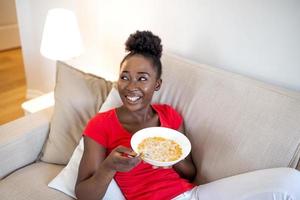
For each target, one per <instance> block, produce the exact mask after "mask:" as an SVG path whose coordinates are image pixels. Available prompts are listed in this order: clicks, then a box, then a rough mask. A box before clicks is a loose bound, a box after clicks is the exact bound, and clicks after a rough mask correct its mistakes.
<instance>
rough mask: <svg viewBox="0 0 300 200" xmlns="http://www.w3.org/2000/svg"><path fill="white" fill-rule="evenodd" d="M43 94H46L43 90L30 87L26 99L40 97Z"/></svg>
mask: <svg viewBox="0 0 300 200" xmlns="http://www.w3.org/2000/svg"><path fill="white" fill-rule="evenodd" d="M43 94H45V93H44V92H42V91H39V90H32V89H28V90H27V92H26V99H33V98H36V97H39V96H41V95H43Z"/></svg>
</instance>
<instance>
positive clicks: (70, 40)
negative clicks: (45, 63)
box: [40, 8, 83, 60]
mask: <svg viewBox="0 0 300 200" xmlns="http://www.w3.org/2000/svg"><path fill="white" fill-rule="evenodd" d="M40 51H41V54H42V55H43V56H45V57H47V58H49V59H52V60H68V59H70V58H72V57H76V56H78V55H80V54H81V53H82V51H83V46H82V40H81V37H80V32H79V28H78V24H77V21H76V17H75V14H74V13H73V12H72V11H70V10H66V9H62V8H56V9H53V10H50V11H48V14H47V18H46V22H45V26H44V32H43V38H42V42H41V49H40Z"/></svg>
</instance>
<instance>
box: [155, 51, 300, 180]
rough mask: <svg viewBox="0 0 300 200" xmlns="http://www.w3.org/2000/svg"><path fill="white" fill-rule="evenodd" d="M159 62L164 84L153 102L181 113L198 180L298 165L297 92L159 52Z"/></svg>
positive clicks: (299, 106) (299, 120)
mask: <svg viewBox="0 0 300 200" xmlns="http://www.w3.org/2000/svg"><path fill="white" fill-rule="evenodd" d="M162 63H163V76H162V78H163V84H162V88H161V90H160V91H159V92H157V93H156V94H155V96H154V99H153V101H154V102H163V103H168V104H171V105H173V106H174V107H175V108H176V109H177V110H178V111H179V112H180V113H181V114H182V115H183V117H184V122H185V128H186V134H187V136H188V137H189V138H190V140H191V143H192V156H193V160H194V162H195V164H196V166H197V170H198V174H197V178H196V181H197V182H198V183H206V182H210V181H213V180H216V179H219V178H223V177H228V176H231V175H236V174H239V173H243V172H247V171H251V170H256V169H263V168H271V167H283V166H285V167H293V168H295V167H296V166H297V164H298V161H299V157H300V93H298V92H292V91H288V90H286V89H283V88H279V87H275V86H271V85H269V84H265V83H262V82H259V81H256V80H252V79H250V78H246V77H243V76H241V75H237V74H233V73H229V72H226V71H224V70H221V69H216V68H213V67H210V66H207V65H201V64H197V63H193V62H191V61H187V60H185V59H182V58H179V57H177V56H173V55H163V57H162Z"/></svg>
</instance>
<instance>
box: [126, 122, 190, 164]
mask: <svg viewBox="0 0 300 200" xmlns="http://www.w3.org/2000/svg"><path fill="white" fill-rule="evenodd" d="M148 138H156V139H154V140H160V139H161V138H163V139H166V140H171V141H173V142H175V143H176V144H178V146H179V147H180V149H181V154H180V156H179V153H178V159H176V160H173V161H158V160H154V159H151V158H149V157H150V156H151V152H148V151H147V152H144V154H143V153H141V152H140V150H139V149H138V146H139V145H140V144H141V143H142V142H143V141H144V140H145V139H148ZM157 138H160V139H157ZM151 140H152V139H151ZM146 141H148V140H146ZM130 144H131V148H132V149H133V151H135V152H136V153H137V154H141V158H142V159H143V160H144V161H145V162H146V163H149V164H150V165H153V166H159V167H169V166H172V165H175V164H176V163H178V162H180V161H181V160H183V159H185V158H186V157H187V156H188V154H189V153H190V151H191V143H190V141H189V139H188V138H187V137H186V136H185V135H184V134H182V133H180V132H179V131H176V130H174V129H170V128H166V127H149V128H144V129H141V130H139V131H137V132H136V133H134V134H133V136H132V137H131V140H130ZM175 146H176V145H175ZM150 149H151V148H150ZM161 151H163V150H159V151H158V152H161ZM151 157H152V156H151ZM173 158H174V157H173ZM159 159H160V160H161V158H160V156H159Z"/></svg>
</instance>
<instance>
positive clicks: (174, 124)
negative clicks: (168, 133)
mask: <svg viewBox="0 0 300 200" xmlns="http://www.w3.org/2000/svg"><path fill="white" fill-rule="evenodd" d="M153 108H154V109H155V110H156V111H157V112H158V115H159V118H160V122H161V124H162V126H164V127H167V128H172V129H175V130H178V129H179V128H180V126H181V124H182V122H183V118H182V116H181V115H180V114H179V113H178V112H177V111H176V110H175V109H174V108H173V107H172V106H170V105H167V104H163V105H160V104H154V105H153Z"/></svg>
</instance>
